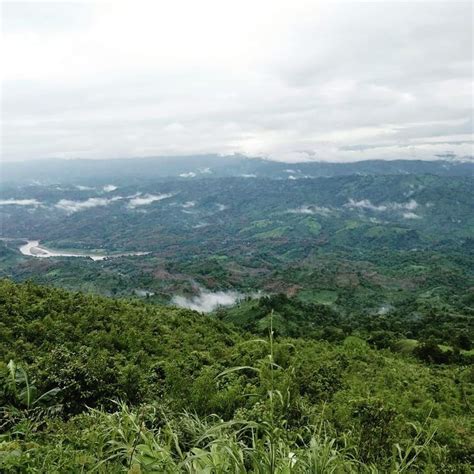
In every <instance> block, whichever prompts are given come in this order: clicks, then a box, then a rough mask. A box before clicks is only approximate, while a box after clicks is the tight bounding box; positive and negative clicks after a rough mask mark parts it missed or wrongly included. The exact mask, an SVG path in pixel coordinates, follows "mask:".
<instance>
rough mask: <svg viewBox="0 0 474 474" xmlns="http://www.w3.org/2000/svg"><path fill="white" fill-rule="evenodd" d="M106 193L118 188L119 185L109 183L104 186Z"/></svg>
mask: <svg viewBox="0 0 474 474" xmlns="http://www.w3.org/2000/svg"><path fill="white" fill-rule="evenodd" d="M102 189H103V190H104V191H105V192H106V193H110V192H112V191H115V190H116V189H117V186H114V185H113V184H107V185H105V186H104V187H103V188H102Z"/></svg>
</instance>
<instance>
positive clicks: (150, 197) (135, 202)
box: [128, 194, 173, 209]
mask: <svg viewBox="0 0 474 474" xmlns="http://www.w3.org/2000/svg"><path fill="white" fill-rule="evenodd" d="M172 196H173V195H172V194H146V195H145V196H142V197H140V196H137V197H135V198H133V199H130V202H129V203H128V208H129V209H135V208H136V207H138V206H148V205H149V204H151V203H152V202H156V201H161V200H163V199H168V198H170V197H172Z"/></svg>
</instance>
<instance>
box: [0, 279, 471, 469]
mask: <svg viewBox="0 0 474 474" xmlns="http://www.w3.org/2000/svg"><path fill="white" fill-rule="evenodd" d="M0 302H1V303H0V339H1V344H0V351H1V360H2V361H3V364H2V366H1V379H0V380H1V385H0V387H1V388H0V406H2V409H1V414H0V417H1V418H0V420H1V421H0V426H2V432H3V433H2V435H1V438H0V453H1V456H0V467H1V469H2V472H76V471H77V472H84V471H90V470H95V471H98V472H104V473H105V472H107V473H109V472H123V471H127V470H128V471H129V472H170V473H171V472H181V471H182V472H203V471H204V470H205V469H209V471H208V472H242V471H244V470H247V471H248V472H269V470H270V466H276V467H277V468H278V472H290V471H289V469H291V472H319V470H322V471H323V472H325V470H328V471H329V470H331V469H334V470H335V471H336V472H369V471H370V472H388V471H390V472H407V471H409V472H412V471H413V472H415V471H423V472H433V471H436V472H466V473H467V472H469V464H470V463H472V462H473V459H472V452H473V449H472V448H473V439H472V433H470V432H469V426H470V425H469V423H470V419H471V418H470V417H471V408H470V407H471V406H472V402H473V399H472V398H473V380H472V368H469V367H467V366H465V365H463V364H462V363H461V364H460V363H451V364H447V365H433V364H432V363H423V362H420V361H418V360H417V359H415V358H413V357H412V356H411V355H409V354H403V353H394V352H390V351H386V350H378V349H375V348H373V347H370V345H369V344H368V343H367V342H365V341H364V340H363V339H361V338H360V337H357V336H355V335H351V336H348V337H343V338H342V339H340V340H339V342H327V341H322V340H317V339H311V338H309V339H308V338H305V339H295V338H293V339H288V338H284V337H281V336H278V331H276V333H277V334H276V338H273V337H271V333H270V336H269V335H268V334H267V335H265V331H264V332H263V333H262V334H263V339H257V336H254V335H252V334H250V333H248V332H241V331H240V330H237V329H235V327H234V328H231V327H230V326H228V325H226V324H225V323H223V322H219V321H216V320H215V319H213V318H211V317H209V316H204V315H200V314H197V313H195V312H192V311H187V310H181V309H172V308H168V307H161V306H157V305H149V304H145V303H143V302H140V301H136V300H133V301H131V300H112V299H107V298H103V297H99V296H91V295H85V294H82V293H71V292H67V291H64V290H59V289H52V288H46V287H42V286H36V285H33V284H31V283H25V284H21V285H19V284H15V283H12V282H10V281H8V280H2V281H1V282H0ZM284 303H285V304H288V303H286V302H284ZM275 304H276V303H275ZM276 313H277V310H275V311H274V312H273V315H272V313H271V310H270V313H269V314H268V315H267V316H268V318H269V326H270V329H271V328H272V326H273V324H275V326H277V325H278V323H277V320H278V316H277V315H276ZM328 314H329V313H328ZM10 359H12V360H13V361H15V363H16V365H14V364H13V363H10V364H8V362H9V360H10ZM7 364H8V365H7ZM26 374H28V379H27V378H26V376H27V375H26ZM27 380H28V384H27ZM45 393H48V395H47V396H44V397H41V395H40V394H45ZM114 400H117V401H118V400H119V401H120V404H119V405H117V404H115V402H114ZM397 446H398V447H397Z"/></svg>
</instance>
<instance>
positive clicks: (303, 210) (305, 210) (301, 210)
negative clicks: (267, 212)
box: [287, 206, 331, 216]
mask: <svg viewBox="0 0 474 474" xmlns="http://www.w3.org/2000/svg"><path fill="white" fill-rule="evenodd" d="M287 212H288V213H289V214H321V215H323V216H327V215H328V214H330V213H331V209H329V208H328V207H321V206H301V207H298V208H296V209H289V210H288V211H287Z"/></svg>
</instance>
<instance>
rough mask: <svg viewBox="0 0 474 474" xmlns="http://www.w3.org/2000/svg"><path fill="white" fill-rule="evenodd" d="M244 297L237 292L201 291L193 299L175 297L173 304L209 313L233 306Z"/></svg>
mask: <svg viewBox="0 0 474 474" xmlns="http://www.w3.org/2000/svg"><path fill="white" fill-rule="evenodd" d="M242 296H243V295H242V294H240V293H238V292H236V291H216V292H211V291H207V290H203V289H201V290H200V293H199V294H198V295H197V296H193V297H191V298H186V297H184V296H174V297H173V299H172V302H173V304H175V305H176V306H179V307H181V308H188V309H193V310H195V311H199V312H201V313H209V312H211V311H213V310H215V309H217V308H218V307H219V306H232V305H233V304H235V303H236V302H237V301H238V300H239V299H241V298H242Z"/></svg>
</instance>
